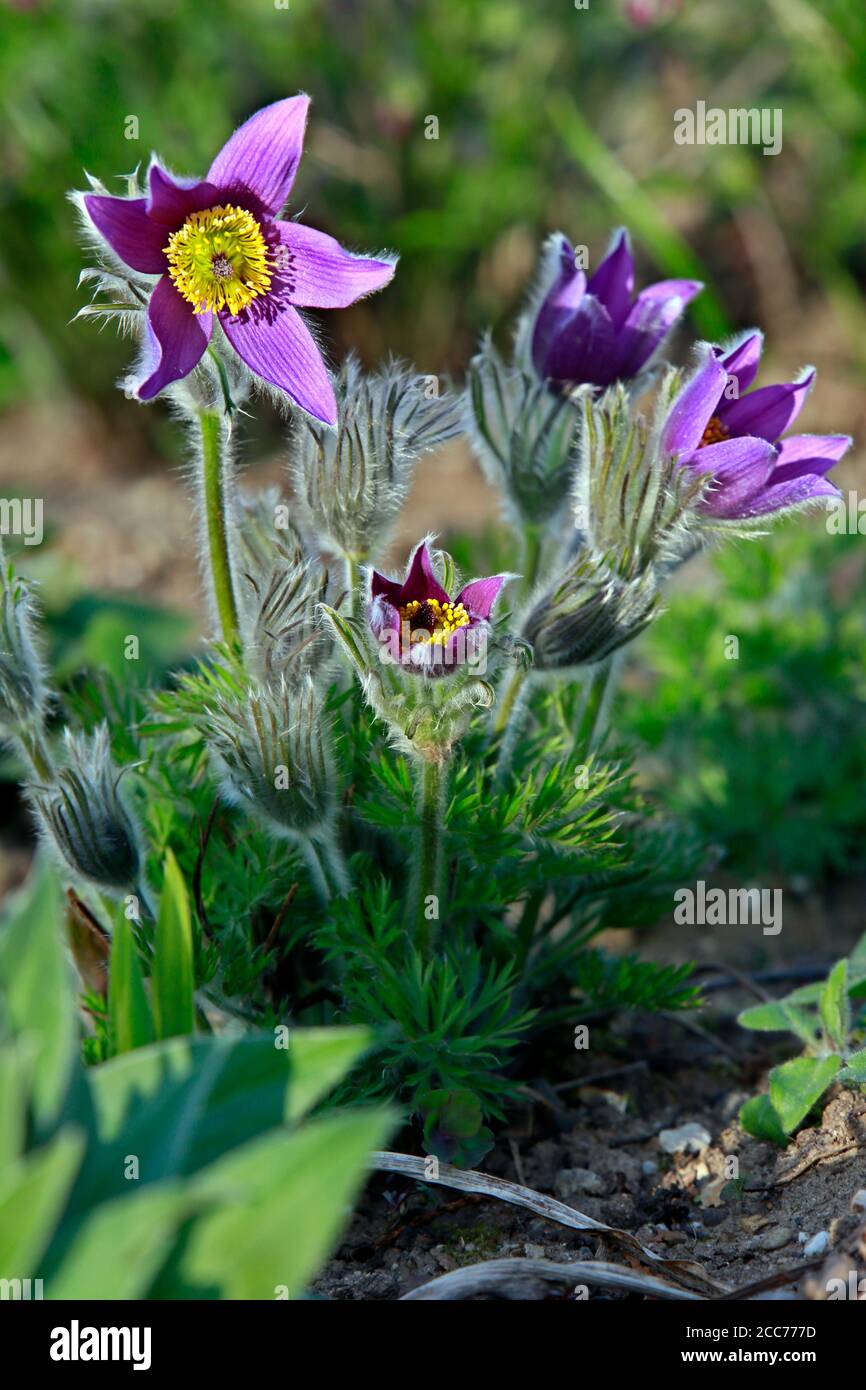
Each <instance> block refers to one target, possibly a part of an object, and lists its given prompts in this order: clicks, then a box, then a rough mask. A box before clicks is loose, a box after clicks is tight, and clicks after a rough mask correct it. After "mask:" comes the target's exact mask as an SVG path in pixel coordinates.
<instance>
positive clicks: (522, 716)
mask: <svg viewBox="0 0 866 1390" xmlns="http://www.w3.org/2000/svg"><path fill="white" fill-rule="evenodd" d="M529 675H530V672H529V671H514V672H513V674H512V676H511V678H510V680H509V682H508V684H507V685H506V687H505V692H504V694H503V696H502V700H501V703H500V705H499V709H498V710H497V713H496V719H495V721H494V724H493V729H494V732H495V733H497V734H500V735H501V736H502V737H501V742H500V745H499V758H498V760H497V763H496V778H497V781H500V782H501V781H502V780H503V779H504V778H505V777H506V775H507V774H508V771H509V769H510V767H511V762H512V759H513V757H514V750H515V748H516V747H517V740H518V739H519V737H520V734H521V731H522V729H523V726H524V723H525V720H526V715H527V711H528V708H529V692H530V689H531V686H530V682H529Z"/></svg>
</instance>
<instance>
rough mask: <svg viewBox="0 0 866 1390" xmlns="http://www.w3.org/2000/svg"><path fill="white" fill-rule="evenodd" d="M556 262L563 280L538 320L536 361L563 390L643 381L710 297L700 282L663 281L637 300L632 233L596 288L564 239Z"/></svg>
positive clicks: (619, 239)
mask: <svg viewBox="0 0 866 1390" xmlns="http://www.w3.org/2000/svg"><path fill="white" fill-rule="evenodd" d="M551 254H552V256H553V258H554V269H555V278H554V281H553V284H552V285H551V286H550V288H549V289H548V291H547V293H546V295H545V296H544V299H543V300H542V302H541V304H540V306H539V308H538V310H537V312H536V314H535V320H534V324H533V325H532V336H531V353H532V362H533V365H534V367H535V370H536V371H537V373H538V375H539V376H540V377H541V378H542V379H543V380H545V381H551V382H554V383H556V384H557V385H567V386H575V385H578V386H579V385H587V384H588V385H591V386H598V387H605V386H610V385H611V384H612V382H614V381H627V380H629V379H630V378H632V377H635V376H637V374H638V373H639V372H640V371H641V369H642V368H643V367H645V366H646V365H647V363H648V362H649V360H650V358H651V357H652V356H653V354H654V353H655V352H656V351H657V350H658V348H660V347H661V345H662V343H663V342H664V340H665V338H666V337H667V336H668V334H669V333H670V332H671V329H672V328H673V327H674V326H675V324H676V323H677V320H678V319H679V318H680V315H681V314H682V312H683V310H684V309H685V307H686V305H687V304H689V303H690V302H691V300H693V299H694V297H695V295H696V294H698V292H699V291H700V290H701V289H703V286H702V285H701V283H700V282H699V281H697V280H660V281H659V282H658V283H657V284H655V285H650V286H649V288H648V289H645V290H642V291H641V293H640V294H639V295H637V296H636V297H635V295H634V260H633V259H632V254H631V247H630V245H629V238H628V232H627V231H626V230H625V229H624V228H622V229H621V230H620V231H619V232H617V233H616V235H615V237H614V240H613V245H612V247H611V249H610V251H609V252H608V254H607V255H606V256H605V258H604V260H603V261H602V262H601V264H600V265H599V266H598V267H597V269H596V270H595V272H594V274H593V275H591V276H590V278H589V280H587V278H586V275H585V274H584V272H583V271H582V270H580V269H578V268H577V266H576V265H575V256H574V248H573V246H572V245H571V242H570V241H569V240H568V238H567V237H565V236H563V235H562V234H561V233H560V234H558V236H557V237H556V238H554V239H552V244H551Z"/></svg>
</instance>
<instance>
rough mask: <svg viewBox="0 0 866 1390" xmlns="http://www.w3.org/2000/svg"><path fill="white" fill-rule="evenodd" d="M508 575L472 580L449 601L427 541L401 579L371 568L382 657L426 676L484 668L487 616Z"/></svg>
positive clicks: (373, 621)
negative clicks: (467, 668)
mask: <svg viewBox="0 0 866 1390" xmlns="http://www.w3.org/2000/svg"><path fill="white" fill-rule="evenodd" d="M508 578H510V576H509V575H507V574H497V575H493V576H492V577H491V578H488V579H475V580H473V581H472V583H471V584H464V586H463V588H462V589H461V590H460V593H459V594H458V595H457V597H456V598H454V599H452V598H451V597H450V596H449V595H448V594H447V593H446V591H445V589H443V587H442V585H441V584H440V583H439V580H438V579H437V578H436V575H435V574H434V572H433V563H432V561H431V559H430V552H429V550H428V549H427V542H426V541H422V542H421V544H420V545H418V546H416V548H415V550H414V551H413V553H412V557H411V559H410V561H409V565H408V568H407V570H406V577H405V579H402V580H400V579H388V578H387V577H386V576H385V575H384V574H379V572H378V570H373V573H372V577H371V584H370V608H369V621H370V628H371V630H372V632H373V635H374V637H375V638H376V640H377V642H378V643H379V645H380V650H381V652H382V654H383V658H384V659H385V660H386V661H388V662H389V663H393V664H396V665H399V666H402V667H405V668H406V669H408V670H411V671H415V672H417V673H418V674H419V675H426V676H443V675H452V674H453V673H454V672H455V671H456V670H458V669H459V668H460V667H461V666H466V665H470V666H472V667H473V669H474V671H476V672H477V671H479V670H480V669H483V666H482V663H483V661H484V659H485V656H486V643H487V636H488V634H489V632H490V614H491V611H492V609H493V605H494V603H495V602H496V599H497V597H498V595H499V591H500V589H501V588H502V585H503V584H504V583H505V581H506V580H507V579H508Z"/></svg>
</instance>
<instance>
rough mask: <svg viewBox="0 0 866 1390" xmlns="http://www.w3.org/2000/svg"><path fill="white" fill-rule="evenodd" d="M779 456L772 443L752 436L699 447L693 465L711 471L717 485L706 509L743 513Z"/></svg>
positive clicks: (706, 499) (728, 514) (706, 500)
mask: <svg viewBox="0 0 866 1390" xmlns="http://www.w3.org/2000/svg"><path fill="white" fill-rule="evenodd" d="M775 459H776V450H775V449H774V448H773V445H772V444H768V443H767V441H766V439H753V438H751V437H749V436H743V437H740V438H738V439H726V440H724V441H723V442H722V443H720V444H710V445H708V446H707V447H706V448H705V449H698V450H697V452H696V453H695V454H694V455H693V456H692V458H691V459H690V460H689V466H690V467H692V468H694V469H695V470H696V471H698V472H701V473H709V474H710V475H711V476H712V478H713V484H714V486H713V487H712V488H711V489H710V490H709V491H708V492H707V493H706V495H705V497H704V499H703V508H704V510H705V511H707V512H710V513H711V514H712V515H713V516H725V517H731V516H742V515H743V507H744V506H745V504H746V502H748V501H749V499H750V498H752V497H754V496H755V494H756V493H758V492H760V491H761V489H762V488H763V486H764V484H765V483H766V481H767V479H768V478H769V477H770V474H771V473H772V469H773V464H774V462H775Z"/></svg>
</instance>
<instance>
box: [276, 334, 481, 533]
mask: <svg viewBox="0 0 866 1390" xmlns="http://www.w3.org/2000/svg"><path fill="white" fill-rule="evenodd" d="M336 392H337V410H338V417H337V426H336V429H328V428H326V427H325V426H323V425H321V424H319V423H318V422H317V421H315V420H312V419H303V420H300V421H299V422H298V424H297V426H296V430H295V435H294V437H293V447H292V465H291V467H292V473H293V478H294V484H295V496H296V499H297V503H298V506H299V509H300V513H301V520H302V523H303V525H304V527H305V528H306V529H308V530H309V531H310V532H311V533H312V534H313V535H315V536H316V538H317V540H318V543H319V545H320V546H321V548H322V549H323V550H327V551H332V552H336V553H340V554H343V555H347V556H349V557H351V558H353V559H355V560H365V559H366V558H367V557H368V556H370V555H372V554H374V553H375V552H376V551H377V550H378V549H379V548H380V547H381V546H382V545H383V544H384V543H385V541H386V540H387V539H388V536H389V533H390V530H391V527H392V525H393V523H394V521H395V520H396V517H397V515H398V513H399V511H400V508H401V507H402V505H403V502H404V501H405V498H406V494H407V493H408V491H409V485H410V483H411V481H412V474H413V472H414V467H415V463H416V462H417V460H418V459H419V458H421V456H422V455H423V454H426V453H429V452H430V451H431V450H433V449H438V448H439V446H440V445H441V444H444V443H445V442H446V440H448V439H451V438H453V436H454V435H456V434H458V433H459V432H460V422H459V408H458V404H457V401H456V400H455V399H454V398H453V397H451V396H449V395H444V396H441V397H440V396H438V395H431V396H428V395H427V393H426V391H425V388H424V378H423V377H417V376H415V375H413V374H412V373H411V372H410V371H409V369H408V368H407V367H406V366H405V365H404V364H402V363H400V362H392V363H390V364H389V365H388V366H386V367H385V368H383V369H382V370H381V371H380V372H377V373H376V374H375V375H373V376H365V375H364V373H363V372H362V370H361V366H360V364H359V362H358V361H357V359H356V358H354V357H350V358H349V360H348V362H347V363H346V365H345V366H344V368H343V370H342V372H341V373H340V377H339V380H338V382H337V383H336Z"/></svg>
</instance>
